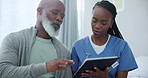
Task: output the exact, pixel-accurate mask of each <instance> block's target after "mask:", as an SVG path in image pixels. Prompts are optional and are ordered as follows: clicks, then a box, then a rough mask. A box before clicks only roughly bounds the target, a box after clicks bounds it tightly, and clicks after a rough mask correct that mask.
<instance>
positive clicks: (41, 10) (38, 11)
mask: <svg viewBox="0 0 148 78" xmlns="http://www.w3.org/2000/svg"><path fill="white" fill-rule="evenodd" d="M42 12H43V8H42V7H38V8H37V13H38V14H39V15H42Z"/></svg>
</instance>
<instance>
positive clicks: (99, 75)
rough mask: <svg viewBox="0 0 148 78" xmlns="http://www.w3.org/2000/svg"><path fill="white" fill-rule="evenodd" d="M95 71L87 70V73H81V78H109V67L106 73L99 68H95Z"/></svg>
mask: <svg viewBox="0 0 148 78" xmlns="http://www.w3.org/2000/svg"><path fill="white" fill-rule="evenodd" d="M94 70H95V71H92V70H86V71H85V72H86V73H81V77H95V78H108V67H107V68H106V69H105V70H104V71H101V70H99V69H98V68H97V67H94Z"/></svg>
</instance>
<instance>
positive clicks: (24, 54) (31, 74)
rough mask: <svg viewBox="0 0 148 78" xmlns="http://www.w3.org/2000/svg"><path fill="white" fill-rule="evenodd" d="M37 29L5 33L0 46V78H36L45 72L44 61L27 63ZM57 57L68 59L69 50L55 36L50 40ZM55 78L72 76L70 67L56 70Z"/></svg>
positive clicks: (69, 77)
mask: <svg viewBox="0 0 148 78" xmlns="http://www.w3.org/2000/svg"><path fill="white" fill-rule="evenodd" d="M36 33H37V29H36V28H34V27H31V28H29V29H25V30H22V31H19V32H15V33H11V34H9V35H7V36H6V37H5V38H4V39H3V42H2V45H1V47H0V78H37V77H38V76H40V75H43V74H46V73H47V72H46V65H45V63H40V64H31V65H29V59H30V51H31V48H32V45H33V44H34V42H35V37H36ZM52 42H53V44H54V46H55V48H56V51H57V54H58V55H57V56H58V58H59V59H70V51H69V50H68V49H67V48H66V47H65V46H64V45H63V44H62V43H61V42H60V41H59V40H57V39H56V38H53V40H52ZM55 78H72V73H71V67H70V66H67V69H66V70H57V71H56V73H55Z"/></svg>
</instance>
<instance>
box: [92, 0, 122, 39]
mask: <svg viewBox="0 0 148 78" xmlns="http://www.w3.org/2000/svg"><path fill="white" fill-rule="evenodd" d="M95 6H101V7H103V8H105V9H106V10H108V11H109V12H110V13H111V14H112V15H113V20H114V23H113V25H112V28H109V29H108V31H107V33H108V34H110V35H113V36H116V37H118V38H121V39H123V37H122V35H121V33H120V31H119V29H118V27H117V24H116V21H115V18H116V15H117V12H116V7H115V6H114V5H113V4H112V3H110V2H109V1H106V0H102V1H101V2H97V3H96V4H95ZM95 6H94V7H93V9H94V8H95Z"/></svg>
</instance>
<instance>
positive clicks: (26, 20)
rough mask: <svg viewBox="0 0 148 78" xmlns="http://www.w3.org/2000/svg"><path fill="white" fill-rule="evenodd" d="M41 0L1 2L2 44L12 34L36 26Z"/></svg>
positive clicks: (0, 32) (0, 28) (4, 0)
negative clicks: (37, 10)
mask: <svg viewBox="0 0 148 78" xmlns="http://www.w3.org/2000/svg"><path fill="white" fill-rule="evenodd" d="M39 1H40V0H36V1H34V0H0V3H1V4H0V44H1V42H2V39H3V38H4V37H5V36H6V35H7V34H9V33H11V32H16V31H19V30H22V29H24V28H29V27H31V26H34V25H35V23H36V8H37V6H38V3H39Z"/></svg>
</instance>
